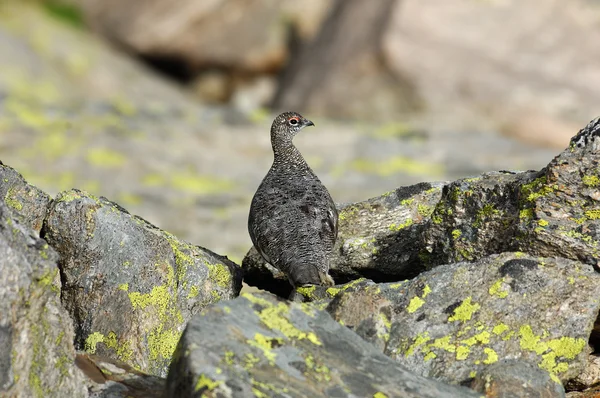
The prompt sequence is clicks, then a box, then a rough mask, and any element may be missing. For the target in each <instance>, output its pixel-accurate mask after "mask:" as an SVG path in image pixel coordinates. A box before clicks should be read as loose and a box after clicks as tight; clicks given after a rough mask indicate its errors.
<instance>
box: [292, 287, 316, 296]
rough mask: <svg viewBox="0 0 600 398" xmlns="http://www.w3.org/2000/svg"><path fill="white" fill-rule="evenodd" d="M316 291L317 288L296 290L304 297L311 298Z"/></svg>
mask: <svg viewBox="0 0 600 398" xmlns="http://www.w3.org/2000/svg"><path fill="white" fill-rule="evenodd" d="M316 289H317V287H316V286H301V287H298V288H296V291H297V292H298V293H299V294H301V295H303V296H304V297H309V298H311V297H312V296H313V293H314V292H315V290H316Z"/></svg>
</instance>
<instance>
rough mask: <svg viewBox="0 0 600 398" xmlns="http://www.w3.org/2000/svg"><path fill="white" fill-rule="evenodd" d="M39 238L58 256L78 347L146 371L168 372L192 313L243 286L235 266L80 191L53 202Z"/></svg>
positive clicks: (67, 193)
mask: <svg viewBox="0 0 600 398" xmlns="http://www.w3.org/2000/svg"><path fill="white" fill-rule="evenodd" d="M43 233H44V236H45V238H46V239H47V240H48V243H49V244H50V245H51V246H52V247H54V248H55V249H56V250H57V251H58V252H59V254H60V256H61V257H60V262H59V266H60V270H61V279H62V281H63V286H62V299H63V303H64V304H65V306H66V307H67V309H68V310H69V312H70V313H71V316H72V317H73V319H74V322H75V332H76V347H77V348H78V349H82V350H83V349H85V350H86V351H87V352H89V353H92V354H93V353H98V354H101V355H106V356H110V357H113V358H116V359H119V360H122V361H123V362H127V363H128V364H131V365H132V366H134V367H136V368H138V369H141V370H143V371H146V372H149V373H152V374H156V375H164V374H166V369H167V367H168V365H169V363H170V359H171V355H172V353H173V351H174V349H175V346H176V344H177V341H178V339H179V336H180V334H181V331H182V330H183V328H184V326H185V323H186V322H187V321H188V320H189V319H190V318H191V316H192V315H193V314H195V313H196V312H198V311H200V310H201V309H202V308H204V307H205V306H206V305H207V304H209V303H214V302H216V301H219V300H222V299H229V298H232V297H235V296H237V294H238V292H239V290H240V288H241V272H240V269H239V266H237V265H236V264H234V263H232V262H231V261H229V260H228V259H227V258H225V257H221V256H218V255H216V254H214V253H212V252H210V251H208V250H206V249H203V248H201V247H197V246H192V245H190V244H187V243H185V242H182V241H180V240H178V239H177V238H175V237H174V236H172V235H170V234H168V233H166V232H164V231H162V230H160V229H158V228H156V227H154V226H153V225H151V224H149V223H148V222H146V221H144V220H143V219H141V218H139V217H136V216H132V215H130V214H129V213H127V211H126V210H124V209H123V208H121V207H120V206H119V205H117V204H115V203H113V202H110V201H108V200H106V199H105V198H95V197H93V196H90V195H88V194H86V193H84V192H81V191H77V190H71V191H67V192H64V193H62V194H59V195H58V196H57V197H56V198H55V199H54V201H53V202H52V203H51V205H50V209H49V214H48V218H47V220H46V222H45V224H44V228H43Z"/></svg>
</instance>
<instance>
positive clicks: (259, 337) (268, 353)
mask: <svg viewBox="0 0 600 398" xmlns="http://www.w3.org/2000/svg"><path fill="white" fill-rule="evenodd" d="M246 342H247V343H248V345H250V346H252V347H256V348H259V349H260V350H261V351H262V352H263V355H264V357H265V358H266V359H267V361H269V363H270V364H271V365H273V364H274V363H275V357H276V354H275V353H274V352H273V348H275V347H278V346H280V345H281V344H283V340H282V339H281V338H279V337H267V336H265V335H263V334H261V333H256V334H255V335H254V340H247V341H246Z"/></svg>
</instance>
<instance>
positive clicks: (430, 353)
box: [423, 352, 437, 362]
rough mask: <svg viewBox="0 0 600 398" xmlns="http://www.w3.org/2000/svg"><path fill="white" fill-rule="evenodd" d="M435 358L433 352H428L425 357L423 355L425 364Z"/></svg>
mask: <svg viewBox="0 0 600 398" xmlns="http://www.w3.org/2000/svg"><path fill="white" fill-rule="evenodd" d="M435 358H437V355H435V353H434V352H428V353H427V355H425V356H424V357H423V360H425V361H426V362H427V361H431V360H432V359H435Z"/></svg>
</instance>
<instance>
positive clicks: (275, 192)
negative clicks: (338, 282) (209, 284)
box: [248, 112, 338, 288]
mask: <svg viewBox="0 0 600 398" xmlns="http://www.w3.org/2000/svg"><path fill="white" fill-rule="evenodd" d="M307 126H314V123H313V122H311V121H310V120H308V119H305V118H304V117H302V115H300V114H298V113H296V112H284V113H282V114H280V115H279V116H277V117H276V118H275V120H274V121H273V124H272V125H271V146H272V147H273V154H274V160H273V165H272V166H271V169H270V170H269V172H268V173H267V175H266V176H265V178H264V179H263V181H262V183H261V184H260V186H259V187H258V190H257V191H256V193H255V194H254V198H253V199H252V204H251V205H250V215H249V217H248V232H249V233H250V238H251V239H252V243H253V244H254V247H256V250H257V251H258V252H259V253H260V255H261V256H262V257H263V258H264V259H265V261H266V262H268V263H269V264H271V265H272V266H274V267H276V268H277V269H279V270H281V271H282V272H283V273H284V274H285V275H286V276H287V277H288V279H289V280H290V282H291V284H292V286H293V287H294V288H296V287H299V286H305V285H329V286H331V285H333V283H334V282H333V279H332V278H331V276H329V255H330V254H331V252H332V250H333V246H334V244H335V240H336V238H337V227H338V212H337V209H336V207H335V203H334V202H333V200H332V199H331V195H330V194H329V191H327V188H325V187H324V186H323V184H322V183H321V181H320V180H319V178H318V177H317V176H316V175H315V173H314V172H313V171H312V170H311V168H310V167H309V166H308V164H307V163H306V161H305V160H304V158H303V157H302V154H300V151H298V149H297V148H296V147H295V146H294V144H293V143H292V139H293V138H294V136H295V135H296V134H297V133H298V132H299V131H300V130H302V129H303V128H304V127H307Z"/></svg>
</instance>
